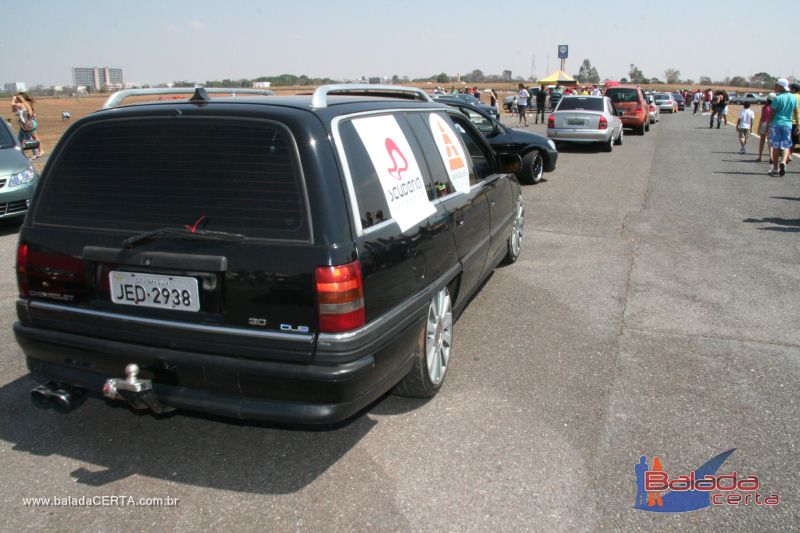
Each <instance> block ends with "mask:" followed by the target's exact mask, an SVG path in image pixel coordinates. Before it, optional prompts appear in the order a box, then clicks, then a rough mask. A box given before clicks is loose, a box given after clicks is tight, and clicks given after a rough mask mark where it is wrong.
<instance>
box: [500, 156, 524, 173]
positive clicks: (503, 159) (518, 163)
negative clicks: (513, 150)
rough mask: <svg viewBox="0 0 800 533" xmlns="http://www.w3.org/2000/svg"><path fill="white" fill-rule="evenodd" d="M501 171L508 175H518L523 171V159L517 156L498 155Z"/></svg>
mask: <svg viewBox="0 0 800 533" xmlns="http://www.w3.org/2000/svg"><path fill="white" fill-rule="evenodd" d="M497 159H498V161H500V170H501V171H502V172H504V173H506V174H518V173H519V172H520V171H521V170H522V159H520V157H519V156H518V155H517V154H498V156H497Z"/></svg>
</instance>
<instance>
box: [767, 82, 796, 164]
mask: <svg viewBox="0 0 800 533" xmlns="http://www.w3.org/2000/svg"><path fill="white" fill-rule="evenodd" d="M775 93H776V94H777V96H776V97H775V100H773V101H772V120H771V121H770V123H769V145H770V148H771V149H772V168H771V169H769V175H770V176H783V175H784V174H786V163H787V162H788V160H789V149H790V148H791V147H792V122H793V121H794V122H797V97H796V96H795V95H793V94H792V93H790V92H789V82H788V81H787V80H786V78H780V79H779V80H778V81H776V82H775Z"/></svg>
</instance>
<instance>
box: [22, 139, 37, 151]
mask: <svg viewBox="0 0 800 533" xmlns="http://www.w3.org/2000/svg"><path fill="white" fill-rule="evenodd" d="M37 148H39V141H25V142H24V143H23V145H22V149H23V150H36V149H37Z"/></svg>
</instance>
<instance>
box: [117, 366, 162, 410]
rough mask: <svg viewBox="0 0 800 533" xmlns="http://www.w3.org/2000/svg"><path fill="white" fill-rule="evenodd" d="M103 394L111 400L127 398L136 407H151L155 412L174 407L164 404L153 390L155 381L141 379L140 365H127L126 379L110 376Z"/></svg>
mask: <svg viewBox="0 0 800 533" xmlns="http://www.w3.org/2000/svg"><path fill="white" fill-rule="evenodd" d="M103 396H105V397H106V398H108V399H109V400H125V401H126V402H128V404H130V406H131V407H133V408H134V409H150V410H151V411H153V412H154V413H159V414H160V413H169V412H170V411H174V410H175V408H174V407H169V406H167V405H164V404H162V403H161V402H160V401H159V400H158V396H156V393H155V392H154V391H153V382H152V380H149V379H139V365H137V364H135V363H131V364H129V365H128V366H126V367H125V379H122V378H109V379H107V380H106V383H105V385H103Z"/></svg>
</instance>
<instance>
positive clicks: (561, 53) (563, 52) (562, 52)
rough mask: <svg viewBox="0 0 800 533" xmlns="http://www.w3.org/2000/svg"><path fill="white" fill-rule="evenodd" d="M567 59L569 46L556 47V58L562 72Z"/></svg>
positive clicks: (560, 45)
mask: <svg viewBox="0 0 800 533" xmlns="http://www.w3.org/2000/svg"><path fill="white" fill-rule="evenodd" d="M567 57H569V46H568V45H566V44H559V45H558V58H559V59H560V60H561V70H564V63H565V62H566V60H567Z"/></svg>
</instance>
